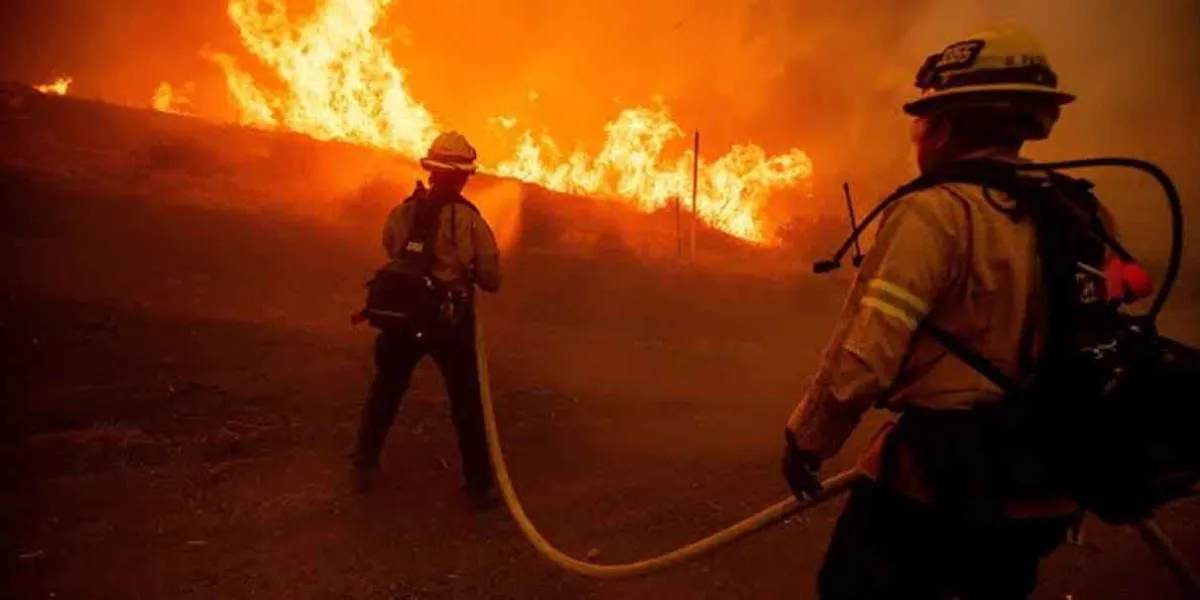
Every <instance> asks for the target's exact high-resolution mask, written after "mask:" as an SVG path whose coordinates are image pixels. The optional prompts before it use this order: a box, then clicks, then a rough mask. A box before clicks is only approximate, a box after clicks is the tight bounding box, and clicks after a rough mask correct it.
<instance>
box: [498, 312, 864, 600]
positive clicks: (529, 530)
mask: <svg viewBox="0 0 1200 600" xmlns="http://www.w3.org/2000/svg"><path fill="white" fill-rule="evenodd" d="M481 321H482V320H481V319H480V317H479V315H478V314H476V316H475V344H476V346H475V352H476V363H477V365H478V367H479V383H480V386H479V389H480V395H481V397H482V400H483V418H484V426H485V428H486V429H487V443H488V454H489V455H490V456H491V459H492V465H493V467H494V468H495V470H496V481H497V482H498V483H499V485H500V491H501V492H502V493H503V495H504V502H505V504H507V505H508V510H509V512H511V513H512V516H513V519H514V520H515V521H516V522H517V526H518V527H520V529H521V533H523V534H524V535H525V537H526V538H527V539H528V540H529V543H531V544H533V547H534V548H537V550H538V552H540V553H541V554H542V555H543V556H545V557H546V558H547V559H549V560H550V561H551V562H553V563H554V564H556V565H558V566H559V567H562V568H563V569H566V570H568V571H571V572H574V573H578V574H580V575H586V576H588V577H595V578H599V579H622V578H626V577H636V576H638V575H645V574H648V573H653V572H655V571H659V570H662V569H666V568H668V567H673V566H676V565H680V564H683V563H685V562H687V561H689V560H691V559H693V558H696V557H698V556H701V555H703V554H707V553H709V552H712V551H713V550H716V549H717V548H720V547H722V546H726V545H728V544H731V543H733V542H735V541H737V540H740V539H742V538H744V537H747V536H749V535H750V534H753V533H756V532H759V531H762V530H763V529H766V528H767V527H770V526H771V525H774V524H776V523H779V522H780V521H783V520H784V519H787V518H788V517H790V516H792V515H794V514H796V513H798V512H800V511H802V510H805V509H808V508H811V507H813V506H816V505H818V504H821V503H822V502H825V501H826V500H829V499H830V498H834V497H836V496H838V495H841V494H842V493H843V492H845V491H846V490H848V489H849V487H850V485H851V484H852V483H854V482H855V481H856V480H857V479H858V478H859V477H861V474H860V473H858V472H857V471H855V470H853V469H852V470H849V471H844V472H842V473H840V474H838V475H835V476H833V477H831V478H829V479H827V480H825V481H824V482H823V484H824V486H825V489H824V491H822V492H821V493H820V494H817V495H816V497H814V498H812V499H810V500H809V501H807V502H804V503H803V504H801V503H800V502H798V501H797V500H796V499H795V498H791V497H789V498H787V499H786V500H781V501H780V502H777V503H775V504H774V505H772V506H769V507H767V508H765V509H763V510H761V511H759V512H758V513H757V514H755V515H752V516H750V517H748V518H746V519H744V520H742V521H739V522H738V523H735V524H734V525H732V526H730V527H728V528H726V529H723V530H721V531H718V532H716V533H714V534H712V535H710V536H708V537H706V538H703V539H700V540H697V541H695V542H692V543H690V544H688V545H686V546H683V547H681V548H677V549H675V550H672V551H670V552H667V553H665V554H662V555H659V556H655V557H652V558H647V559H644V560H639V561H636V562H631V563H626V564H618V565H601V564H595V563H591V562H586V561H582V560H579V559H577V558H574V557H571V556H569V555H567V554H565V553H563V552H562V551H561V550H559V549H558V548H555V547H554V546H553V545H552V544H551V543H550V542H549V541H547V540H546V538H545V537H544V536H542V534H541V533H540V532H539V531H538V530H537V527H535V526H534V524H533V522H532V521H530V520H529V516H528V515H526V514H525V509H524V508H522V507H521V501H520V499H518V498H517V492H516V491H515V490H513V485H512V480H511V479H509V476H508V466H507V465H505V464H504V453H503V452H502V451H501V449H500V435H499V433H498V431H497V428H496V413H495V411H494V410H493V407H492V386H491V380H490V378H489V377H488V359H487V350H486V349H485V348H484V343H483V324H482V322H481Z"/></svg>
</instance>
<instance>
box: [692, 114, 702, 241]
mask: <svg viewBox="0 0 1200 600" xmlns="http://www.w3.org/2000/svg"><path fill="white" fill-rule="evenodd" d="M699 181H700V130H699V129H697V130H696V132H695V135H694V136H693V137H692V251H691V257H692V262H695V261H696V228H697V227H699V225H700V213H699V211H698V210H697V207H696V197H697V196H698V195H699V192H700V188H699Z"/></svg>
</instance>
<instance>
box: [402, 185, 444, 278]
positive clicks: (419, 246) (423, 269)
mask: <svg viewBox="0 0 1200 600" xmlns="http://www.w3.org/2000/svg"><path fill="white" fill-rule="evenodd" d="M404 202H405V203H406V204H408V203H412V204H413V212H412V217H411V218H412V222H411V223H410V224H409V228H408V237H406V238H405V239H404V243H403V244H402V245H401V247H400V248H401V252H402V253H403V255H404V256H405V257H407V258H408V260H409V261H411V264H412V265H413V266H415V267H416V268H417V270H418V271H419V272H420V273H421V274H422V275H429V274H430V273H431V272H432V271H433V265H434V258H435V256H434V245H435V242H436V240H437V233H438V229H439V226H440V224H441V216H442V208H443V207H444V206H445V205H446V200H445V199H442V198H437V197H435V196H433V195H431V194H429V193H428V190H427V189H426V188H425V186H424V185H422V184H421V183H420V182H418V183H417V189H416V191H415V192H413V195H412V196H410V197H409V198H408V199H407V200H405V201H404Z"/></svg>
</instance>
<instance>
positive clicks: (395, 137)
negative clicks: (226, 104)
mask: <svg viewBox="0 0 1200 600" xmlns="http://www.w3.org/2000/svg"><path fill="white" fill-rule="evenodd" d="M389 4H391V0H324V1H323V2H321V3H319V4H318V6H317V7H316V9H315V10H314V11H313V12H312V13H311V14H310V15H309V16H308V17H307V18H305V19H303V20H300V21H293V20H291V19H290V18H289V17H288V15H287V6H286V4H285V1H284V0H231V1H230V4H229V7H228V14H229V17H230V19H231V20H232V22H233V24H234V26H235V27H236V29H237V32H238V34H239V35H240V37H241V41H242V43H243V45H244V46H245V49H246V50H248V51H249V52H250V53H251V54H252V55H253V56H254V57H256V58H257V59H258V60H259V61H260V62H261V63H262V65H263V66H265V67H267V68H268V69H269V70H270V71H271V73H272V74H273V75H274V77H275V78H277V80H278V81H279V82H280V83H281V84H282V85H278V86H266V85H263V84H261V83H260V82H258V81H256V80H255V78H254V77H252V76H251V75H250V74H249V73H248V72H247V71H246V70H244V69H243V68H241V67H240V66H239V65H238V64H237V62H236V60H235V59H234V57H233V56H231V55H229V54H224V53H208V54H207V55H206V56H207V57H208V58H209V59H210V60H212V61H214V62H215V63H216V64H217V65H219V66H220V67H221V69H222V71H223V72H224V74H225V79H226V83H227V85H228V88H229V92H230V94H231V96H232V98H233V99H234V100H235V102H236V104H237V105H238V108H239V109H240V117H241V121H242V123H243V124H245V125H248V126H253V127H261V128H283V129H290V130H293V131H297V132H301V133H305V134H308V135H311V136H313V137H315V138H318V139H338V140H346V141H352V142H355V143H361V144H365V145H370V146H374V147H379V148H385V149H389V150H393V151H397V152H399V153H401V154H404V155H407V156H410V157H417V156H420V155H422V154H423V153H424V152H425V150H426V148H427V147H428V145H429V143H430V142H431V141H432V140H433V138H434V137H436V135H437V134H438V133H439V132H440V131H442V130H443V128H442V127H441V126H440V125H439V123H438V122H437V120H436V119H435V118H434V116H433V114H432V113H431V112H430V111H429V110H428V109H426V108H425V106H424V105H422V104H421V103H420V102H418V101H417V100H415V99H414V98H413V97H412V96H411V95H410V93H409V91H408V86H407V84H406V81H405V71H404V70H403V69H401V68H400V67H399V66H398V65H397V64H396V63H395V61H394V59H393V57H392V54H391V52H390V51H389V49H388V45H387V40H385V39H381V38H380V37H378V36H376V34H375V33H374V32H373V30H374V28H375V26H376V25H377V24H378V23H379V21H380V19H381V18H382V16H383V13H384V10H385V9H386V7H387V6H388V5H389ZM164 85H166V84H164ZM158 95H164V97H165V99H158ZM170 95H171V90H170V87H169V86H167V87H166V88H165V92H164V89H163V88H160V90H159V92H158V94H157V95H156V100H155V102H154V103H153V104H154V106H155V107H160V105H161V106H163V107H165V108H170V107H171V104H170V101H169V98H170ZM495 122H496V123H499V124H500V125H501V126H502V127H503V128H504V129H505V130H507V131H508V132H510V134H511V135H512V136H513V140H514V141H515V142H516V144H517V149H516V151H515V153H514V155H513V156H512V157H511V158H509V159H507V160H504V161H500V162H498V163H495V164H485V165H483V170H484V171H485V172H490V173H493V174H495V175H500V176H505V177H511V178H515V179H520V180H524V181H528V182H532V183H536V184H539V185H542V186H545V187H547V188H550V189H553V190H557V191H563V192H570V193H576V194H585V195H594V196H604V197H611V198H614V199H620V200H622V201H625V202H629V203H631V204H634V205H635V206H637V207H638V208H640V209H642V210H645V211H652V210H656V209H658V208H662V207H665V206H668V205H670V203H671V202H673V200H674V199H675V198H682V199H683V205H684V206H685V207H690V205H691V197H692V163H693V156H692V152H691V151H690V150H688V151H685V152H684V153H683V154H682V155H680V156H676V157H674V158H672V157H668V156H666V155H665V154H664V150H665V148H666V147H667V145H668V143H670V142H672V141H673V140H677V139H680V138H682V139H684V140H686V139H687V138H689V137H690V135H689V133H690V132H684V131H683V130H682V128H681V127H680V126H679V125H678V124H676V123H675V122H674V121H673V120H672V119H671V117H670V115H669V113H668V111H667V109H666V108H665V107H663V106H655V107H631V108H627V109H625V110H622V111H621V112H620V114H618V116H617V117H616V118H615V119H614V120H612V121H611V122H609V123H608V125H607V126H606V127H605V132H606V137H605V141H604V143H603V145H602V147H601V148H600V150H599V151H598V152H595V153H590V152H586V151H584V150H581V149H577V148H574V147H572V148H570V149H569V150H568V149H565V148H564V146H562V145H561V144H560V143H558V141H556V140H554V139H553V138H551V137H550V136H548V135H539V136H535V135H534V134H533V133H532V132H530V131H523V132H518V130H517V128H516V119H513V118H511V117H502V116H497V117H496V119H495ZM811 173H812V162H811V160H809V158H808V156H807V155H806V154H805V153H803V152H801V151H799V150H795V149H793V150H790V151H789V152H787V153H785V154H781V155H777V156H768V155H767V154H766V153H765V152H764V151H763V150H762V149H761V148H759V147H758V146H755V145H752V144H746V145H737V146H734V147H733V148H732V149H731V150H730V151H729V152H727V153H726V154H725V155H723V156H721V157H719V158H716V159H715V160H706V159H704V158H703V153H702V157H701V160H700V164H699V185H698V191H699V193H698V202H697V204H698V210H699V213H700V217H701V218H702V219H703V220H704V221H706V222H708V223H709V224H711V225H712V226H714V227H716V228H719V229H722V230H724V231H727V232H729V233H732V234H734V235H737V236H739V237H742V238H745V239H747V240H753V241H757V242H770V241H771V240H772V235H771V234H772V232H771V231H769V230H768V227H767V224H766V223H764V220H763V216H762V209H763V207H764V205H765V204H766V202H767V201H768V199H769V197H770V196H771V195H772V194H773V193H775V192H777V191H779V190H783V189H787V188H791V187H794V186H795V185H796V184H798V183H799V182H801V181H802V180H804V179H806V178H808V177H809V176H810V175H811Z"/></svg>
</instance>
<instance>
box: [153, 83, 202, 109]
mask: <svg viewBox="0 0 1200 600" xmlns="http://www.w3.org/2000/svg"><path fill="white" fill-rule="evenodd" d="M193 87H194V86H193V84H191V83H188V84H187V85H185V86H184V90H183V91H184V95H180V94H177V93H176V91H175V88H174V87H172V86H171V84H169V83H167V82H165V81H164V82H162V83H160V84H158V87H157V88H155V90H154V96H152V97H151V98H150V106H151V107H152V108H153V109H154V110H157V111H161V112H168V113H175V114H178V115H186V114H188V113H187V111H185V110H183V106H185V105H187V104H189V103H190V100H188V97H187V95H186V94H190V93H191V91H192V89H193Z"/></svg>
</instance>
